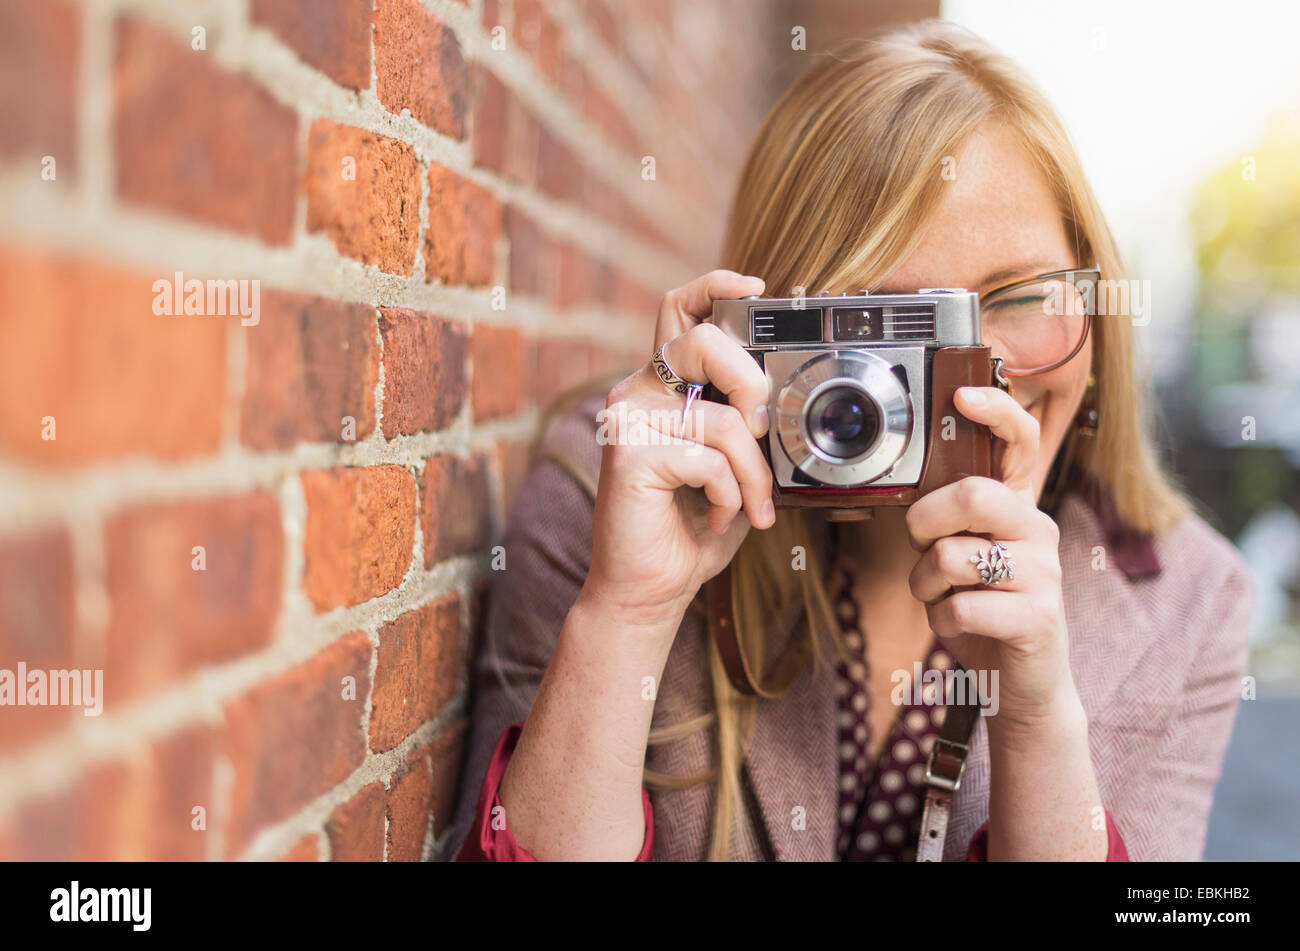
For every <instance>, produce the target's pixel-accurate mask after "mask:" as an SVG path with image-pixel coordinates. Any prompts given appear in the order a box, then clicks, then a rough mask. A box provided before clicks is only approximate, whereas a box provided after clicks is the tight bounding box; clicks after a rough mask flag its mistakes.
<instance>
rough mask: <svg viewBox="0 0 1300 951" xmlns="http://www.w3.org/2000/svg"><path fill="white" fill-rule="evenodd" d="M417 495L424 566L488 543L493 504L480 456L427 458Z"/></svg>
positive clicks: (482, 459)
mask: <svg viewBox="0 0 1300 951" xmlns="http://www.w3.org/2000/svg"><path fill="white" fill-rule="evenodd" d="M420 497H421V499H422V500H423V502H422V505H423V509H422V511H421V513H420V517H421V529H422V531H423V532H424V567H425V568H431V567H433V566H434V565H435V564H437V563H438V562H440V561H442V560H443V559H444V558H451V557H452V556H454V555H469V554H472V553H474V552H476V551H478V550H479V549H481V548H485V547H486V546H487V544H488V542H489V541H490V539H491V536H492V504H491V491H490V489H489V485H488V479H487V463H486V461H485V460H484V458H483V457H482V456H473V457H471V458H469V459H461V458H459V457H457V456H435V457H433V458H432V459H429V460H427V461H426V462H425V464H424V482H423V484H422V485H421V491H420Z"/></svg>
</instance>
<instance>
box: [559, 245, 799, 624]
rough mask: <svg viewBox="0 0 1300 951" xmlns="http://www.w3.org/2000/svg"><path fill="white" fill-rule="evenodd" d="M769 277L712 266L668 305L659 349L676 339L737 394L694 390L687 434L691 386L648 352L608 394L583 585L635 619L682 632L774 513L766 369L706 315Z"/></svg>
mask: <svg viewBox="0 0 1300 951" xmlns="http://www.w3.org/2000/svg"><path fill="white" fill-rule="evenodd" d="M763 286H764V284H763V281H762V280H761V279H759V278H756V277H744V276H742V275H740V274H737V273H735V272H734V271H722V270H718V271H711V272H710V273H708V274H705V275H704V276H702V277H699V278H697V279H695V280H694V281H691V282H690V283H689V284H687V285H685V286H684V287H680V288H678V289H677V290H675V291H670V292H669V293H668V294H667V295H665V297H664V299H663V303H662V304H661V305H660V308H659V320H658V323H657V325H656V328H655V345H654V346H655V349H657V348H659V347H660V346H663V345H665V344H667V346H666V347H665V349H664V358H665V359H666V360H667V362H668V364H669V365H670V366H671V367H672V368H673V370H674V371H676V373H677V375H678V376H680V377H681V378H682V379H684V380H690V381H695V382H699V383H706V382H708V383H712V384H713V385H714V386H716V387H717V388H718V390H720V391H721V392H722V393H724V394H726V396H727V399H728V400H729V405H728V404H723V403H713V402H709V401H707V400H703V399H700V400H696V402H695V404H694V406H693V407H692V409H691V412H690V418H689V420H687V422H686V429H685V431H686V433H687V435H688V436H689V437H690V439H689V441H686V440H683V439H681V438H680V436H681V432H682V409H683V408H684V406H685V397H684V396H682V395H681V394H678V393H674V392H672V391H671V390H670V389H669V388H668V387H667V386H666V385H665V384H664V382H663V381H662V380H660V379H659V376H658V374H657V373H656V372H655V370H654V367H653V366H652V365H651V363H650V361H649V360H647V361H646V364H645V366H643V367H642V368H641V369H639V370H638V371H637V372H636V373H633V374H632V375H631V376H629V377H627V378H626V379H624V380H621V381H620V382H619V383H617V384H616V385H615V386H614V388H613V389H612V390H611V391H610V393H609V397H608V399H607V400H606V403H605V406H606V411H605V413H604V416H603V417H602V423H603V425H602V428H601V430H600V435H601V437H602V442H603V443H604V448H603V451H602V457H601V467H600V481H599V486H598V489H597V493H596V506H595V512H594V516H593V518H594V524H593V538H592V562H591V568H590V570H589V572H588V574H587V580H586V583H585V584H584V586H583V589H582V596H583V597H585V598H587V599H588V600H589V601H595V602H597V603H599V604H601V605H602V606H603V607H604V608H606V609H608V610H611V611H612V612H613V613H615V614H616V615H617V616H619V617H620V618H622V619H624V620H626V621H627V622H629V623H636V624H642V625H656V626H665V627H670V628H671V629H672V630H673V631H674V632H675V630H676V622H679V621H680V618H681V617H682V615H683V614H684V612H685V610H686V607H687V605H688V604H689V603H690V601H691V599H692V598H694V597H695V594H696V592H698V591H699V589H700V587H701V585H703V584H704V582H706V581H708V580H709V579H710V578H712V577H713V576H714V575H716V574H717V573H718V572H719V571H721V570H722V569H723V568H724V567H725V566H726V565H727V563H728V562H729V561H730V560H731V558H732V556H733V555H735V553H736V549H737V548H739V547H740V543H741V542H742V541H743V540H744V538H745V536H746V534H747V533H748V532H749V529H750V527H751V525H752V526H753V527H755V528H760V529H764V528H770V527H771V526H772V524H773V523H774V522H775V520H776V513H775V510H774V508H773V505H772V473H771V469H770V468H769V466H768V464H767V460H766V459H765V458H764V455H763V451H762V449H760V448H759V444H758V442H757V439H758V438H759V437H761V436H762V435H763V434H764V433H766V432H767V427H768V419H767V401H768V383H767V377H766V376H765V375H764V373H763V371H762V369H761V368H760V367H759V366H758V364H757V362H755V360H754V358H753V357H751V356H750V355H749V354H748V353H746V352H745V350H744V349H743V348H742V347H741V346H740V344H738V343H736V342H735V341H734V340H732V339H731V338H730V337H728V336H727V335H726V334H725V333H724V332H723V331H722V330H721V329H720V328H718V327H716V326H714V325H713V324H712V323H707V322H705V321H706V320H707V318H708V317H710V316H711V314H712V312H713V301H714V300H718V299H724V298H740V297H746V296H748V295H751V294H761V293H762V291H763ZM652 352H653V351H652ZM638 410H639V411H641V412H634V411H638Z"/></svg>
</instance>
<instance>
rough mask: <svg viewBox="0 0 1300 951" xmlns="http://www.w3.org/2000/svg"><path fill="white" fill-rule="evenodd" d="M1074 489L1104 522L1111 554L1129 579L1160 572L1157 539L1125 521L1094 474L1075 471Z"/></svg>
mask: <svg viewBox="0 0 1300 951" xmlns="http://www.w3.org/2000/svg"><path fill="white" fill-rule="evenodd" d="M1073 489H1074V491H1075V492H1077V493H1078V494H1079V497H1080V498H1081V499H1083V501H1084V503H1086V504H1087V505H1088V507H1089V508H1091V509H1092V510H1093V512H1094V513H1095V514H1096V516H1097V520H1098V521H1099V522H1101V527H1102V531H1103V532H1105V534H1106V546H1107V548H1108V549H1109V554H1110V557H1111V558H1112V559H1113V560H1114V562H1115V564H1116V565H1118V566H1119V569H1120V571H1122V572H1124V575H1125V577H1127V578H1128V580H1129V581H1135V580H1137V579H1139V578H1149V577H1151V576H1153V575H1158V574H1160V559H1159V558H1157V557H1156V548H1155V538H1154V536H1152V535H1151V533H1149V532H1140V531H1138V530H1136V529H1134V528H1132V527H1130V526H1129V525H1127V524H1125V523H1124V522H1123V521H1122V520H1121V519H1120V517H1119V513H1118V512H1117V511H1116V508H1115V499H1114V496H1112V495H1111V493H1110V492H1109V491H1108V490H1107V489H1105V488H1103V487H1102V486H1101V485H1100V483H1098V482H1097V481H1096V480H1095V479H1093V478H1092V476H1091V475H1089V474H1087V473H1084V472H1081V471H1079V470H1077V469H1076V470H1075V480H1074V486H1073Z"/></svg>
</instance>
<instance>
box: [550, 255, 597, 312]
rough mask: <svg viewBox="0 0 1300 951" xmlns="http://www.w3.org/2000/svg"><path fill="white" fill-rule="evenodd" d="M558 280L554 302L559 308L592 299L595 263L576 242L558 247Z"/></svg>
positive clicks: (573, 305) (553, 295)
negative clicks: (593, 263)
mask: <svg viewBox="0 0 1300 951" xmlns="http://www.w3.org/2000/svg"><path fill="white" fill-rule="evenodd" d="M556 253H557V257H558V258H559V262H558V266H557V274H558V280H557V281H556V282H555V289H554V293H553V294H552V295H551V298H552V301H551V302H552V303H553V304H555V306H556V307H559V308H568V307H575V306H577V305H579V304H584V303H586V302H587V301H588V300H590V299H591V296H592V283H593V274H592V272H593V270H594V269H593V265H592V261H591V258H590V257H588V255H587V252H586V251H584V250H583V249H582V248H580V247H578V246H577V245H574V244H569V243H565V244H562V245H560V246H559V248H558V249H557V252H556Z"/></svg>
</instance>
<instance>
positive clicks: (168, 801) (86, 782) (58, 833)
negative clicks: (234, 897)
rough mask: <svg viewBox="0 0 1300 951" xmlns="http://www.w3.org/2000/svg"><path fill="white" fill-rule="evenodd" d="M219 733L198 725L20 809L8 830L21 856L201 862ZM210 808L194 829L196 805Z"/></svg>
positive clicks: (28, 858)
mask: <svg viewBox="0 0 1300 951" xmlns="http://www.w3.org/2000/svg"><path fill="white" fill-rule="evenodd" d="M214 751H215V741H214V734H213V731H212V729H211V728H210V727H206V726H193V727H189V728H187V729H184V730H182V731H180V732H178V733H175V734H172V735H170V736H167V737H165V738H163V739H161V740H157V741H155V742H153V743H152V744H150V746H149V747H148V748H146V749H145V750H143V751H142V752H141V753H140V755H139V756H137V757H133V758H131V759H129V760H125V761H106V762H100V763H98V764H96V765H94V766H92V767H90V768H89V769H87V770H86V771H85V772H83V773H81V774H80V775H79V776H78V777H77V778H76V779H75V780H74V781H73V782H72V783H71V785H70V786H69V787H68V788H67V789H65V790H64V791H62V792H58V793H55V794H53V795H45V796H42V797H41V798H39V799H37V800H34V801H32V802H30V803H28V804H27V805H26V806H23V807H21V808H20V809H19V810H18V812H17V814H16V819H15V821H14V823H13V825H12V829H11V831H10V832H9V834H8V835H9V840H10V841H9V846H8V849H9V851H10V853H11V855H10V858H11V859H13V860H21V861H91V862H98V861H117V862H133V861H162V862H178V861H196V860H198V859H202V858H203V857H204V855H205V854H206V850H207V837H208V835H209V834H210V830H211V828H212V818H213V816H212V813H213V808H212V775H213V773H212V760H213V753H214ZM196 806H202V807H204V809H205V810H206V815H205V817H204V818H205V822H206V828H205V829H195V828H194V827H193V823H194V820H195V816H194V813H193V810H194V807H196Z"/></svg>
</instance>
